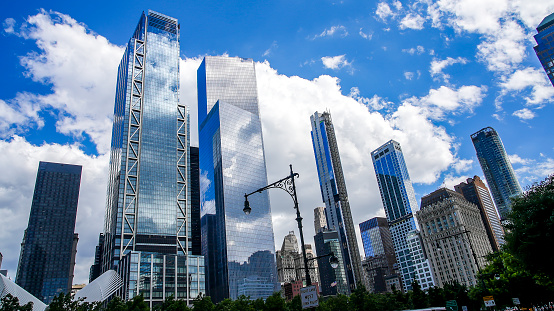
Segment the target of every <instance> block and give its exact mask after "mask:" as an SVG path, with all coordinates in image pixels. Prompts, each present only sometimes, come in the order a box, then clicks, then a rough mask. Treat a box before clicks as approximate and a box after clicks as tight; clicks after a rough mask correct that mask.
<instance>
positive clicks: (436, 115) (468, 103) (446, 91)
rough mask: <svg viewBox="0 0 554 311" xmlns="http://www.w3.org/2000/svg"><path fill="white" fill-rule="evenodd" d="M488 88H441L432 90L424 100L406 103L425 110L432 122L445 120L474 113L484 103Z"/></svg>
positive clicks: (416, 99)
mask: <svg viewBox="0 0 554 311" xmlns="http://www.w3.org/2000/svg"><path fill="white" fill-rule="evenodd" d="M486 92H487V88H486V87H485V86H481V87H478V86H475V85H465V86H462V87H460V88H458V89H457V90H456V89H452V88H449V87H447V86H441V87H440V88H438V89H432V90H430V91H429V94H428V95H426V96H424V97H422V98H415V97H412V98H408V99H407V100H406V101H407V102H409V103H410V104H412V105H414V106H419V107H421V108H423V109H424V111H425V114H426V115H427V116H428V117H429V118H430V119H432V120H444V119H445V117H446V116H447V114H450V113H452V114H454V115H456V114H460V113H464V112H470V113H472V112H473V109H474V108H475V107H477V106H479V105H480V104H481V103H482V102H483V98H484V97H485V95H486Z"/></svg>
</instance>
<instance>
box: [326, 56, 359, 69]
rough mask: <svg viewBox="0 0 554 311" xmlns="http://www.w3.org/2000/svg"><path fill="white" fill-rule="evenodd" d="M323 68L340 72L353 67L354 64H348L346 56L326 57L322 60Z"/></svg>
mask: <svg viewBox="0 0 554 311" xmlns="http://www.w3.org/2000/svg"><path fill="white" fill-rule="evenodd" d="M321 62H323V66H325V68H328V69H333V70H338V69H341V68H344V67H352V62H348V60H347V59H346V54H343V55H337V56H324V57H322V58H321Z"/></svg>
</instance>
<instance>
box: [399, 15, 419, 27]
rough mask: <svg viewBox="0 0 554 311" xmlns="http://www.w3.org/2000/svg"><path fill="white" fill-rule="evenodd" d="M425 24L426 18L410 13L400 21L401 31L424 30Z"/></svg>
mask: <svg viewBox="0 0 554 311" xmlns="http://www.w3.org/2000/svg"><path fill="white" fill-rule="evenodd" d="M423 23H425V18H423V17H421V15H419V14H413V13H409V14H408V15H406V16H404V18H402V20H401V21H400V29H415V30H421V29H423Z"/></svg>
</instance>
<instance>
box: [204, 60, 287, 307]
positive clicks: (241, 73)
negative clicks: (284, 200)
mask: <svg viewBox="0 0 554 311" xmlns="http://www.w3.org/2000/svg"><path fill="white" fill-rule="evenodd" d="M197 81H198V119H199V120H198V121H199V122H198V123H199V133H200V134H199V142H200V201H201V232H202V254H203V255H204V256H205V259H206V269H207V289H208V294H209V295H210V296H211V297H212V300H214V301H216V302H217V301H221V300H223V299H225V298H232V299H236V298H237V297H238V296H239V295H241V294H245V293H247V294H248V295H249V296H250V298H251V299H257V298H267V297H268V296H270V295H271V294H272V293H273V292H274V291H278V290H279V285H278V283H277V270H276V265H275V243H274V236H273V226H272V220H271V209H270V204H269V194H268V192H262V193H259V194H256V195H252V196H251V197H249V201H250V206H251V207H252V212H251V214H250V215H245V214H244V212H243V211H242V208H243V206H244V194H245V193H250V192H252V191H254V190H256V189H258V188H261V187H264V186H265V185H267V173H266V165H265V155H264V149H263V138H262V126H261V121H260V116H259V113H258V99H257V88H256V76H255V72H254V63H253V61H252V60H249V59H242V58H237V57H205V58H204V61H203V62H202V64H201V66H200V68H199V69H198V80H197ZM207 111H209V113H207V114H206V112H207Z"/></svg>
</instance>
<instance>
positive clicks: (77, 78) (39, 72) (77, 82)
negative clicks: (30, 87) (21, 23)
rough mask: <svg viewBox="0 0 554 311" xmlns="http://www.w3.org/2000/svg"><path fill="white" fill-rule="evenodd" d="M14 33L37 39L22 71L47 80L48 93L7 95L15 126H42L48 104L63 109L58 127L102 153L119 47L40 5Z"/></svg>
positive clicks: (105, 147)
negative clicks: (42, 112)
mask: <svg viewBox="0 0 554 311" xmlns="http://www.w3.org/2000/svg"><path fill="white" fill-rule="evenodd" d="M17 34H18V35H19V36H21V37H23V38H26V39H29V40H33V41H35V43H36V44H37V46H38V48H39V52H38V53H29V54H27V55H25V56H23V57H21V64H22V65H23V66H24V67H25V68H26V74H27V75H28V76H29V77H30V78H32V79H33V80H34V81H37V82H40V83H43V84H47V85H51V88H52V93H50V94H45V95H39V94H30V93H19V94H18V95H17V96H16V98H14V99H12V100H8V101H7V103H8V105H10V106H11V109H12V110H13V113H14V114H17V115H19V116H20V117H22V118H20V121H21V122H20V123H14V124H13V126H15V127H20V128H25V127H26V128H29V127H32V126H33V125H37V124H38V126H40V122H42V121H41V120H40V118H39V117H38V114H37V112H38V111H39V110H42V109H46V108H48V107H52V108H54V109H57V110H58V111H60V112H61V113H60V114H59V116H60V119H59V121H58V123H57V124H56V129H57V130H58V131H59V132H61V133H63V134H69V135H73V136H75V137H77V138H79V137H81V136H82V134H83V133H86V134H88V135H89V136H90V137H91V139H92V141H93V142H94V143H95V144H96V146H97V148H98V149H99V151H100V152H106V151H107V150H108V148H109V145H110V134H111V115H112V114H113V103H114V93H115V88H114V85H115V81H116V78H117V65H118V63H119V60H120V59H121V56H122V55H123V49H122V48H121V47H118V46H116V45H113V44H111V43H109V42H108V41H107V40H106V38H104V37H102V36H99V35H96V34H94V33H92V32H91V31H89V30H87V29H86V28H85V27H84V26H83V25H82V24H80V23H78V22H77V21H75V20H74V19H72V18H71V17H69V16H68V15H64V14H61V13H57V12H46V11H44V10H42V11H40V12H39V13H38V14H36V15H34V16H30V17H29V18H28V19H27V22H26V26H25V27H23V28H22V30H21V31H20V32H18V33H17ZM99 64H102V65H101V66H99Z"/></svg>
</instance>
